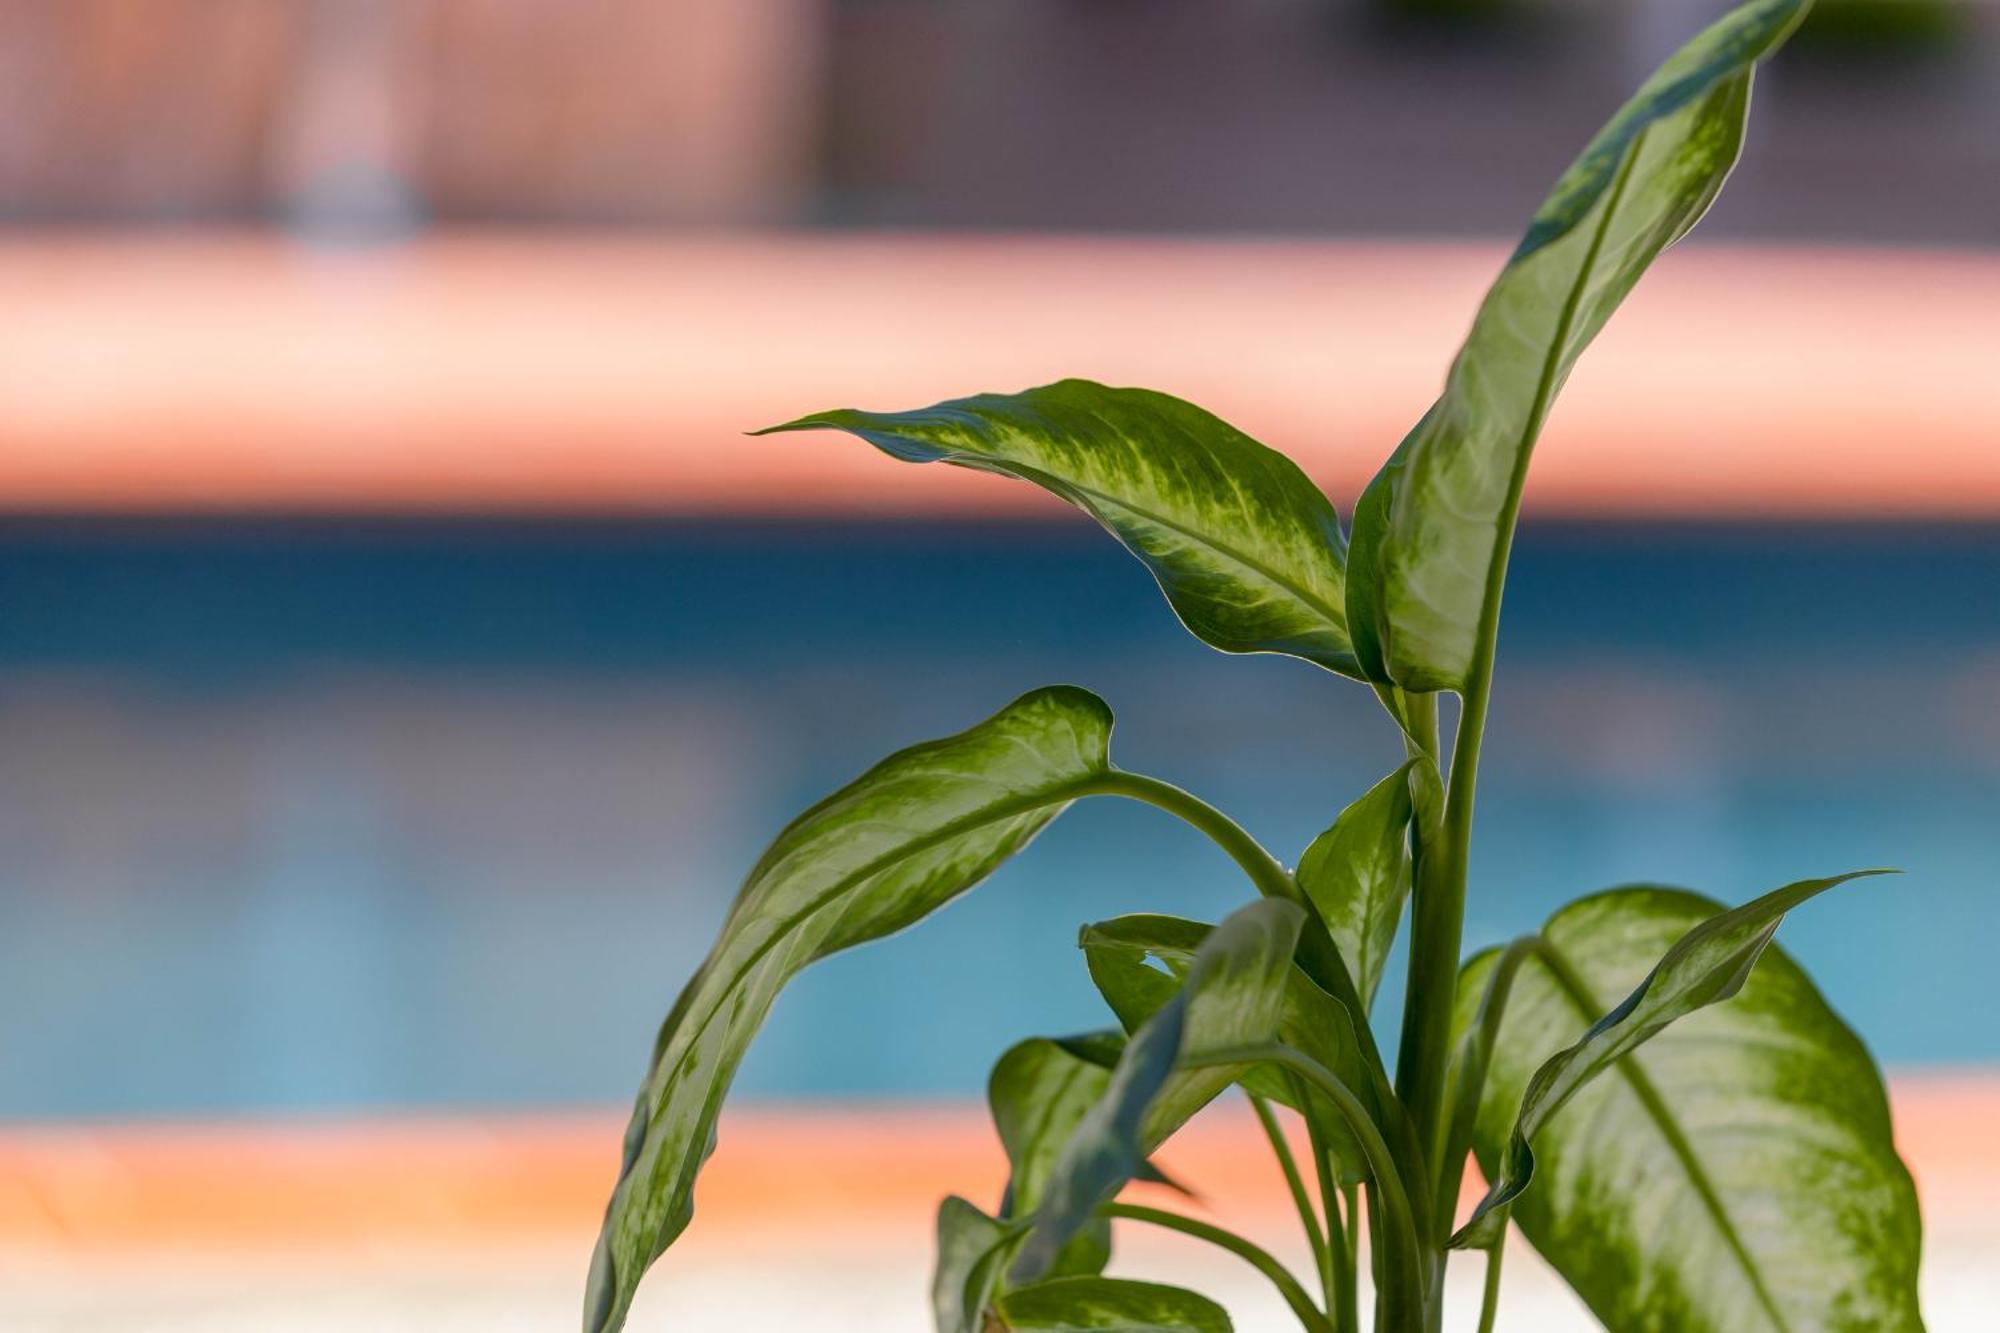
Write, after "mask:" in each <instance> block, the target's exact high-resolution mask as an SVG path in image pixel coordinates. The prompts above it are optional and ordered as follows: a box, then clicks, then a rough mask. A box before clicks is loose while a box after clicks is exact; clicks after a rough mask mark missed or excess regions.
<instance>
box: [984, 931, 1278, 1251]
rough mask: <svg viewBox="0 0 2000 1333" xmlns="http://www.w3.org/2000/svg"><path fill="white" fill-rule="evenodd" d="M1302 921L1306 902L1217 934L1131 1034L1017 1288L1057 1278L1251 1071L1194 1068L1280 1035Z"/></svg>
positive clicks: (1064, 1170)
mask: <svg viewBox="0 0 2000 1333" xmlns="http://www.w3.org/2000/svg"><path fill="white" fill-rule="evenodd" d="M1304 920H1305V912H1304V910H1303V909H1302V908H1300V907H1298V906H1297V905H1296V904H1294V903H1290V902H1286V901H1285V900H1284V899H1282V898H1264V899H1260V900H1259V901H1257V902H1254V903H1251V904H1250V905H1249V906H1247V907H1243V908H1240V909H1238V910H1237V911H1236V912H1234V913H1232V914H1231V915H1230V916H1228V917H1227V918H1225V919H1224V920H1223V922H1222V923H1221V924H1220V925H1218V926H1216V927H1215V929H1214V930H1212V931H1211V932H1209V934H1208V937H1207V938H1206V939H1205V940H1203V942H1202V944H1201V947H1200V948H1199V949H1198V950H1197V951H1196V953H1195V956H1194V958H1193V960H1192V962H1191V963H1190V964H1189V967H1188V971H1187V977H1186V980H1185V981H1183V982H1182V983H1181V984H1180V985H1179V986H1178V988H1177V989H1176V990H1175V992H1174V994H1173V996H1172V997H1171V998H1170V999H1168V1000H1167V1001H1166V1002H1165V1003H1164V1004H1162V1005H1161V1006H1160V1007H1159V1009H1158V1010H1157V1011H1156V1012H1154V1013H1153V1015H1152V1016H1151V1017H1150V1018H1148V1019H1146V1021H1145V1022H1144V1023H1142V1024H1141V1025H1140V1026H1139V1028H1138V1030H1137V1031H1135V1032H1134V1033H1133V1034H1132V1038H1131V1040H1130V1041H1128V1042H1127V1043H1126V1044H1125V1053H1124V1054H1123V1055H1122V1056H1121V1057H1119V1061H1118V1067H1117V1068H1116V1069H1115V1070H1113V1071H1112V1074H1111V1081H1110V1083H1109V1085H1108V1086H1107V1087H1106V1089H1105V1092H1104V1094H1103V1096H1102V1097H1100V1098H1099V1100H1098V1101H1097V1103H1096V1105H1094V1106H1092V1107H1091V1108H1090V1110H1089V1111H1088V1112H1087V1113H1086V1114H1085V1115H1084V1117H1083V1118H1082V1120H1081V1121H1080V1122H1079V1123H1078V1124H1077V1127H1076V1129H1075V1131H1074V1132H1073V1133H1072V1134H1071V1135H1070V1137H1069V1141H1068V1142H1067V1143H1065V1144H1064V1145H1063V1150H1062V1152H1061V1153H1060V1154H1059V1155H1058V1157H1057V1160H1056V1163H1055V1165H1054V1167H1053V1168H1052V1169H1051V1171H1050V1173H1049V1180H1048V1183H1047V1185H1046V1187H1045V1191H1044V1193H1043V1196H1042V1200H1041V1204H1040V1206H1039V1208H1037V1210H1036V1213H1035V1225H1034V1229H1033V1231H1032V1232H1030V1234H1029V1236H1028V1240H1027V1242H1026V1244H1025V1245H1024V1246H1023V1247H1022V1249H1021V1253H1020V1255H1019V1257H1018V1258H1017V1259H1016V1260H1015V1262H1014V1266H1013V1269H1012V1271H1011V1273H1010V1278H1011V1279H1012V1280H1013V1281H1015V1282H1021V1283H1027V1282H1033V1281H1035V1280H1037V1279H1038V1278H1041V1277H1043V1276H1045V1275H1047V1274H1048V1273H1049V1272H1050V1270H1051V1268H1052V1267H1053V1265H1054V1264H1055V1262H1056V1259H1057V1256H1058V1255H1059V1254H1060V1253H1061V1252H1062V1250H1063V1247H1064V1246H1065V1245H1067V1244H1068V1243H1069V1241H1070V1238H1071V1237H1073V1236H1075V1235H1076V1234H1077V1233H1078V1232H1079V1231H1081V1230H1082V1229H1083V1228H1084V1227H1085V1226H1087V1225H1088V1224H1089V1223H1090V1222H1091V1221H1092V1220H1093V1219H1094V1217H1095V1214H1096V1210H1097V1207H1098V1205H1099V1204H1101V1203H1104V1202H1106V1201H1107V1200H1109V1199H1110V1198H1112V1197H1113V1196H1114V1195H1115V1194H1116V1193H1117V1192H1118V1190H1119V1189H1120V1188H1122V1187H1123V1186H1124V1185H1125V1183H1126V1182H1127V1181H1129V1180H1131V1179H1132V1178H1133V1176H1134V1175H1135V1174H1136V1173H1137V1172H1138V1170H1139V1169H1140V1165H1141V1163H1142V1162H1143V1161H1144V1160H1145V1156H1146V1154H1147V1153H1148V1152H1150V1151H1151V1150H1152V1148H1153V1147H1154V1146H1156V1145H1157V1144H1158V1143H1160V1142H1161V1141H1162V1140H1163V1139H1164V1138H1165V1137H1166V1136H1167V1135H1168V1134H1170V1133H1172V1132H1173V1130H1174V1129H1176V1128H1178V1127H1179V1126H1180V1124H1182V1123H1183V1122H1184V1121H1185V1120H1186V1118H1187V1117H1188V1116H1190V1115H1192V1114H1194V1111H1195V1110H1198V1109H1199V1108H1200V1107H1202V1106H1204V1105H1206V1104H1207V1103H1208V1102H1209V1101H1210V1100H1212V1099H1213V1098H1214V1097H1215V1095H1216V1094H1217V1093H1219V1092H1221V1091H1222V1090H1223V1089H1224V1088H1227V1087H1228V1086H1229V1085H1230V1084H1231V1083H1233V1082H1235V1081H1236V1080H1237V1079H1238V1078H1240V1077H1241V1076H1242V1075H1243V1074H1244V1073H1245V1072H1246V1070H1247V1069H1248V1068H1249V1066H1248V1065H1247V1064H1225V1065H1212V1066H1204V1067H1201V1068H1189V1067H1187V1066H1188V1065H1191V1064H1193V1063H1194V1062H1195V1061H1197V1060H1200V1059H1201V1058H1202V1057H1204V1056H1206V1055H1207V1054H1209V1053H1221V1052H1225V1051H1229V1050H1234V1049H1236V1048H1238V1047H1244V1046H1250V1045H1255V1044H1257V1043H1260V1042H1268V1041H1270V1040H1271V1039H1272V1038H1273V1037H1274V1036H1276V1034H1277V1032H1278V1026H1279V1020H1280V1017H1281V1015H1282V1014H1283V1012H1284V1007H1285V994H1286V990H1287V980H1288V978H1289V976H1290V975H1291V972H1292V952H1293V950H1294V949H1295V948H1297V946H1298V938H1299V927H1300V925H1301V924H1302V923H1303V922H1304Z"/></svg>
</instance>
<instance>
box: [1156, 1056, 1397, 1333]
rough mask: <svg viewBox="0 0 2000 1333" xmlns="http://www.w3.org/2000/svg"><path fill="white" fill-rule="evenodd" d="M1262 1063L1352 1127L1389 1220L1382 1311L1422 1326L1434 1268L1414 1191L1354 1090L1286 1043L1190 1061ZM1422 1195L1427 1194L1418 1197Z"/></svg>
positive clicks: (1380, 1246) (1382, 1240)
mask: <svg viewBox="0 0 2000 1333" xmlns="http://www.w3.org/2000/svg"><path fill="white" fill-rule="evenodd" d="M1264 1062H1269V1063H1271V1064H1274V1065H1276V1066H1278V1067H1279V1068H1280V1069H1284V1070H1286V1071H1288V1072H1290V1073H1292V1074H1295V1075H1297V1076H1298V1077H1299V1078H1301V1079H1303V1080H1304V1081H1305V1082H1307V1083H1309V1084H1311V1085H1312V1086H1313V1087H1314V1088H1315V1089H1317V1090H1318V1091H1320V1092H1322V1093H1324V1094H1325V1095H1326V1098H1327V1100H1328V1101H1330V1102H1331V1103H1333V1108H1334V1110H1335V1111H1337V1112H1339V1114H1340V1117H1341V1119H1343V1120H1345V1121H1346V1122H1347V1125H1348V1128H1350V1129H1351V1130H1353V1132H1354V1139H1355V1143H1356V1145H1357V1146H1359V1147H1360V1149H1361V1154H1362V1156H1363V1158H1365V1159H1366V1161H1367V1163H1368V1170H1369V1173H1370V1175H1371V1176H1372V1178H1373V1180H1374V1182H1375V1189H1374V1192H1375V1193H1376V1194H1377V1195H1378V1196H1380V1199H1381V1202H1382V1211H1383V1214H1384V1217H1385V1219H1386V1221H1387V1222H1388V1227H1387V1228H1386V1233H1385V1234H1379V1235H1377V1236H1376V1237H1375V1240H1376V1246H1375V1253H1376V1254H1377V1256H1378V1257H1381V1258H1383V1259H1384V1261H1385V1264H1384V1272H1385V1274H1386V1275H1387V1279H1388V1280H1386V1281H1384V1282H1383V1283H1381V1284H1380V1292H1379V1296H1380V1306H1379V1309H1380V1310H1381V1311H1383V1312H1386V1313H1387V1315H1388V1317H1389V1319H1390V1321H1391V1323H1392V1325H1393V1326H1394V1327H1395V1328H1397V1329H1398V1330H1399V1331H1401V1330H1414V1329H1417V1328H1421V1327H1423V1321H1424V1312H1425V1310H1426V1308H1427V1307H1428V1306H1429V1304H1430V1295H1429V1289H1428V1287H1429V1284H1428V1276H1429V1274H1430V1272H1431V1270H1432V1268H1433V1267H1434V1264H1433V1262H1432V1259H1431V1256H1430V1253H1429V1251H1428V1250H1427V1249H1426V1248H1425V1247H1424V1244H1423V1242H1422V1240H1421V1239H1420V1237H1421V1236H1422V1232H1421V1231H1420V1230H1419V1228H1418V1225H1417V1218H1418V1216H1419V1211H1420V1210H1418V1209H1414V1208H1412V1206H1411V1202H1410V1192H1409V1190H1408V1189H1407V1188H1406V1187H1405V1183H1404V1180H1403V1176H1402V1173H1401V1171H1400V1170H1399V1169H1398V1167H1397V1163H1396V1157H1395V1154H1393V1153H1391V1152H1390V1151H1389V1145H1388V1144H1387V1143H1386V1142H1385V1141H1384V1140H1383V1138H1382V1131H1381V1130H1380V1129H1378V1128H1376V1125H1375V1121H1374V1120H1373V1119H1372V1118H1371V1117H1370V1116H1369V1114H1368V1110H1367V1108H1366V1107H1364V1106H1363V1105H1362V1104H1361V1100H1360V1099H1359V1098H1358V1097H1356V1096H1355V1095H1354V1092H1353V1090H1352V1089H1351V1088H1349V1087H1348V1086H1347V1085H1346V1084H1345V1083H1343V1082H1341V1081H1340V1076H1339V1075H1337V1074H1335V1073H1334V1072H1333V1071H1332V1070H1330V1069H1328V1068H1327V1067H1326V1066H1325V1065H1323V1064H1321V1063H1320V1062H1319V1061H1317V1060H1315V1059H1313V1058H1312V1057H1311V1056H1309V1055H1307V1054H1305V1052H1303V1051H1299V1050H1295V1049H1293V1048H1292V1047H1290V1046H1287V1045H1285V1044H1284V1043H1282V1042H1264V1043H1259V1044H1257V1045H1253V1046H1241V1047H1231V1048H1228V1049H1225V1050H1219V1051H1209V1052H1206V1053H1204V1054H1203V1055H1202V1056H1201V1058H1200V1059H1199V1060H1190V1061H1189V1062H1188V1067H1189V1068H1202V1067H1207V1066H1212V1065H1239V1064H1245V1065H1247V1064H1260V1063H1264ZM1419 1184H1420V1185H1421V1182H1419ZM1419 1197H1420V1198H1427V1197H1428V1196H1426V1195H1422V1194H1420V1195H1419Z"/></svg>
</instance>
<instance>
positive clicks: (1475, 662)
mask: <svg viewBox="0 0 2000 1333" xmlns="http://www.w3.org/2000/svg"><path fill="white" fill-rule="evenodd" d="M1644 141H1645V132H1644V131H1643V130H1642V131H1641V132H1640V134H1639V137H1638V138H1637V139H1636V140H1635V141H1634V143H1633V145H1632V146H1631V147H1630V148H1629V149H1627V150H1626V154H1625V159H1624V161H1623V163H1622V164H1621V165H1620V166H1619V169H1618V175H1617V178H1616V179H1615V180H1613V181H1612V183H1611V186H1610V188H1609V190H1607V191H1606V194H1605V202H1604V205H1603V212H1602V213H1601V214H1600V215H1599V217H1598V220H1597V226H1596V229H1595V230H1594V231H1593V233H1592V235H1591V238H1590V247H1589V249H1588V250H1587V251H1586V252H1585V254H1584V257H1583V262H1582V265H1581V267H1580V268H1579V270H1578V272H1579V273H1581V274H1585V275H1587V274H1589V273H1591V272H1592V271H1593V270H1594V269H1595V268H1596V265H1597V255H1598V251H1599V250H1600V249H1602V248H1603V245H1604V238H1605V236H1606V234H1607V233H1608V232H1609V230H1610V227H1611V220H1612V219H1613V218H1614V217H1616V216H1617V213H1618V203H1619V200H1620V199H1621V198H1622V197H1623V195H1624V193H1625V186H1626V183H1627V182H1628V181H1629V180H1630V179H1631V175H1632V166H1633V163H1635V162H1636V161H1638V157H1639V150H1640V147H1641V145H1642V144H1643V143H1644ZM1586 287H1587V284H1586V283H1585V282H1583V281H1581V280H1579V281H1577V282H1575V283H1574V284H1572V286H1571V288H1570V291H1569V294H1568V296H1567V297H1566V299H1565V300H1564V302H1563V308H1562V313H1561V315H1560V316H1559V317H1558V318H1557V320H1556V328H1555V335H1554V337H1553V338H1551V339H1550V344H1549V345H1550V347H1551V348H1552V349H1553V350H1552V351H1551V352H1550V353H1549V354H1548V356H1547V357H1546V358H1545V360H1544V361H1543V364H1542V374H1541V379H1540V382H1539V383H1537V385H1536V386H1535V397H1534V401H1533V402H1532V403H1531V404H1530V405H1529V409H1528V415H1527V418H1526V420H1525V421H1523V422H1522V426H1521V439H1520V443H1519V447H1518V448H1516V449H1515V451H1514V467H1513V471H1512V472H1511V473H1510V474H1509V476H1508V478H1507V495H1506V499H1505V500H1504V502H1503V503H1502V505H1501V509H1500V515H1499V522H1498V523H1497V524H1496V525H1495V529H1494V534H1493V550H1492V553H1491V556H1490V558H1489V560H1488V562H1487V567H1486V586H1485V588H1484V590H1483V595H1482V596H1481V599H1480V604H1479V625H1478V628H1477V630H1476V632H1475V633H1474V636H1473V646H1472V655H1471V658H1470V660H1469V662H1468V663H1467V666H1466V672H1465V679H1464V680H1463V681H1462V682H1461V684H1460V687H1459V691H1458V693H1459V699H1460V709H1459V715H1458V730H1457V734H1456V735H1455V736H1454V737H1453V738H1452V754H1451V776H1450V779H1449V781H1448V785H1447V786H1446V789H1445V810H1444V848H1443V855H1442V856H1438V857H1426V858H1425V861H1426V864H1425V866H1424V867H1423V870H1424V873H1423V874H1422V875H1421V876H1420V877H1419V879H1418V882H1417V885H1416V892H1415V895H1414V896H1415V898H1416V902H1415V904H1414V905H1413V906H1412V908H1411V926H1412V929H1411V934H1410V990H1409V1000H1408V1004H1409V1008H1408V1010H1407V1011H1406V1012H1405V1014H1404V1016H1403V1017H1404V1022H1403V1041H1402V1046H1401V1049H1400V1051H1399V1054H1398V1057H1397V1064H1396V1083H1397V1090H1398V1091H1399V1092H1400V1093H1402V1095H1403V1100H1404V1101H1405V1102H1406V1103H1407V1104H1408V1105H1409V1107H1410V1111H1411V1115H1412V1117H1413V1119H1414V1120H1415V1122H1416V1128H1417V1141H1418V1143H1420V1144H1421V1145H1422V1146H1423V1149H1424V1152H1425V1156H1426V1158H1427V1160H1429V1161H1430V1162H1431V1163H1432V1164H1433V1168H1434V1169H1436V1170H1438V1172H1439V1178H1438V1179H1436V1180H1434V1181H1432V1182H1431V1184H1432V1186H1433V1188H1434V1189H1436V1190H1438V1191H1439V1192H1443V1191H1444V1190H1445V1189H1447V1188H1453V1187H1455V1186H1456V1185H1457V1182H1456V1181H1452V1182H1449V1184H1447V1182H1445V1181H1444V1180H1443V1178H1442V1176H1443V1172H1444V1170H1445V1168H1444V1167H1443V1166H1442V1164H1441V1163H1440V1161H1439V1159H1440V1157H1441V1156H1442V1153H1443V1149H1444V1144H1443V1142H1442V1141H1441V1138H1440V1136H1441V1135H1442V1134H1443V1133H1444V1129H1445V1127H1444V1125H1443V1120H1444V1114H1443V1108H1444V1082H1445V1074H1446V1069H1447V1066H1448V1064H1449V1061H1450V1059H1451V1050H1450V1047H1451V1016H1452V1010H1453V1009H1454V1008H1455V1006H1456V1003H1457V991H1458V953H1459V947H1460V945H1461V943H1462V942H1463V939H1462V937H1463V933H1464V924H1465V883H1466V872H1467V869H1468V867H1469V866H1470V864H1471V851H1472V804H1473V792H1474V789H1475V788H1476V787H1477V786H1478V783H1479V746H1480V741H1481V739H1482V738H1483V737H1484V735H1485V732H1486V712H1487V707H1488V705H1489V704H1490V703H1491V701H1492V694H1493V652H1494V647H1495V645H1496V644H1497V643H1498V641H1499V637H1500V600H1501V595H1502V593H1503V592H1504V591H1505V590H1506V586H1507V562H1508V558H1509V557H1510V555H1511V554H1512V552H1513V547H1514V528H1515V526H1516V523H1517V521H1518V519H1519V517H1520V513H1521V492H1522V490H1523V488H1525V487H1526V485H1527V482H1528V460H1529V458H1530V457H1531V456H1532V455H1533V453H1534V445H1535V440H1536V437H1537V436H1539V435H1540V434H1541V431H1542V423H1543V422H1544V421H1545V420H1547V418H1548V413H1549V405H1550V404H1551V403H1552V402H1554V400H1555V394H1556V388H1557V385H1558V381H1559V378H1560V376H1561V372H1562V368H1563V361H1564V352H1565V351H1566V349H1567V348H1568V346H1569V338H1570V331H1571V330H1572V329H1573V328H1575V326H1576V320H1577V312H1578V310H1579V309H1580V308H1581V306H1582V303H1583V298H1584V293H1585V289H1586ZM1440 1239H1442V1238H1440ZM1443 1253H1444V1252H1443V1251H1442V1250H1440V1251H1439V1256H1440V1257H1439V1261H1438V1263H1437V1265H1436V1272H1435V1273H1434V1275H1433V1280H1434V1281H1435V1282H1440V1283H1441V1282H1442V1281H1443V1279H1444V1262H1443V1257H1442V1256H1443Z"/></svg>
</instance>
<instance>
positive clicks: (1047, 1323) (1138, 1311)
mask: <svg viewBox="0 0 2000 1333" xmlns="http://www.w3.org/2000/svg"><path fill="white" fill-rule="evenodd" d="M993 1314H994V1325H995V1329H996V1333H997V1331H998V1330H1007V1329H1013V1330H1018V1331H1019V1333H1230V1323H1229V1315H1228V1313H1227V1312H1226V1311H1224V1310H1223V1308H1222V1307H1221V1306H1219V1305H1217V1304H1216V1303H1215V1302H1214V1301H1212V1300H1210V1299H1208V1297H1206V1296H1198V1295H1196V1294H1195V1293H1194V1292H1191V1291H1184V1290H1182V1289H1181V1288H1179V1287H1163V1286H1161V1285H1160V1284H1159V1283H1157V1282H1132V1281H1128V1280H1122V1279H1118V1278H1108V1277H1066V1278H1057V1279H1055V1280H1053V1281H1050V1282H1037V1283H1035V1284H1034V1285H1033V1286H1029V1287H1021V1288H1019V1289H1018V1290H1015V1291H1010V1292H1008V1293H1007V1294H1006V1295H1005V1296H1002V1297H1001V1298H1000V1300H999V1302H998V1303H997V1304H996V1305H995V1307H994V1311H993Z"/></svg>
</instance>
